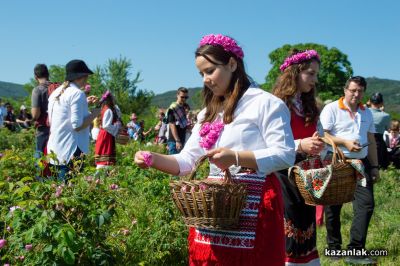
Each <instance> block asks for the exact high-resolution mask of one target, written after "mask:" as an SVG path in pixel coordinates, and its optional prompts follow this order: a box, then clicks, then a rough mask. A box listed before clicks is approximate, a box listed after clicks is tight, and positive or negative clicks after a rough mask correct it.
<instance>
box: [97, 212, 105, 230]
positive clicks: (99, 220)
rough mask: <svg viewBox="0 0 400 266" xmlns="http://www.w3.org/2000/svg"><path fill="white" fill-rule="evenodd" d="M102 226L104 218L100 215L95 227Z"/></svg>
mask: <svg viewBox="0 0 400 266" xmlns="http://www.w3.org/2000/svg"><path fill="white" fill-rule="evenodd" d="M103 224H104V216H103V215H102V214H100V215H99V217H98V218H97V226H98V227H100V226H102V225H103Z"/></svg>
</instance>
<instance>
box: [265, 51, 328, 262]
mask: <svg viewBox="0 0 400 266" xmlns="http://www.w3.org/2000/svg"><path fill="white" fill-rule="evenodd" d="M319 66H320V58H319V55H318V53H317V51H315V50H306V51H298V50H293V51H292V53H291V55H289V56H288V57H287V58H286V59H285V61H284V62H283V64H282V65H281V66H280V70H281V71H282V74H281V75H280V76H279V77H278V79H277V82H276V84H275V86H274V89H273V94H274V95H276V96H277V97H279V98H281V99H282V100H283V101H284V102H285V103H286V105H287V106H288V108H289V109H290V113H291V121H290V124H291V127H292V130H293V135H294V138H295V144H296V161H297V162H299V161H301V160H304V159H305V158H306V156H308V155H318V154H319V153H320V152H321V150H322V149H323V148H324V146H325V145H324V142H323V141H322V140H321V139H320V138H319V134H318V132H317V122H318V117H319V110H318V108H317V103H316V98H315V87H316V83H317V76H318V72H319ZM320 134H323V131H322V132H320ZM280 177H281V178H279V180H280V181H281V184H282V189H283V198H284V202H285V237H286V239H285V242H286V259H285V261H286V265H287V266H289V265H291V266H295V265H302V266H305V265H308V266H316V265H320V261H319V255H318V250H317V247H316V224H315V222H316V221H315V207H314V206H309V205H306V204H305V203H304V199H303V198H302V197H301V195H300V193H299V190H298V189H297V187H295V186H294V185H292V184H291V182H289V179H288V177H287V171H285V173H284V174H283V175H282V176H280Z"/></svg>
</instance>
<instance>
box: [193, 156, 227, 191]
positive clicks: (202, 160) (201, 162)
mask: <svg viewBox="0 0 400 266" xmlns="http://www.w3.org/2000/svg"><path fill="white" fill-rule="evenodd" d="M206 159H208V156H207V155H203V156H201V157H200V158H199V159H198V160H197V161H196V163H195V167H194V169H193V171H192V172H191V173H190V176H189V180H194V178H195V177H196V173H197V171H198V170H199V168H200V166H201V165H202V164H203V163H204V162H205V161H206ZM224 183H228V184H229V183H232V175H231V173H230V172H229V169H228V168H227V169H225V170H224Z"/></svg>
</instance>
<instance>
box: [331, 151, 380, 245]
mask: <svg viewBox="0 0 400 266" xmlns="http://www.w3.org/2000/svg"><path fill="white" fill-rule="evenodd" d="M362 161H363V163H364V166H365V170H366V173H367V175H368V178H367V186H366V187H362V186H360V185H358V184H357V187H356V190H355V193H354V200H353V202H352V203H353V213H354V216H353V221H352V224H351V229H350V243H349V244H348V245H347V248H348V249H353V248H355V249H361V248H365V242H366V239H367V232H368V226H369V222H370V220H371V217H372V213H373V211H374V206H375V201H374V191H373V182H372V178H371V174H370V171H371V167H370V166H371V165H370V163H369V162H368V160H367V159H363V160H362ZM342 206H343V205H331V206H325V208H324V209H325V219H326V231H327V243H328V248H329V249H341V246H342V235H341V232H340V226H341V223H340V211H341V209H342Z"/></svg>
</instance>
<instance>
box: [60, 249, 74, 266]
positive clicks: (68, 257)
mask: <svg viewBox="0 0 400 266" xmlns="http://www.w3.org/2000/svg"><path fill="white" fill-rule="evenodd" d="M62 256H63V258H64V261H65V262H66V263H67V264H69V265H73V264H74V263H75V255H74V252H72V250H71V249H69V248H66V249H65V250H63V254H62Z"/></svg>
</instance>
